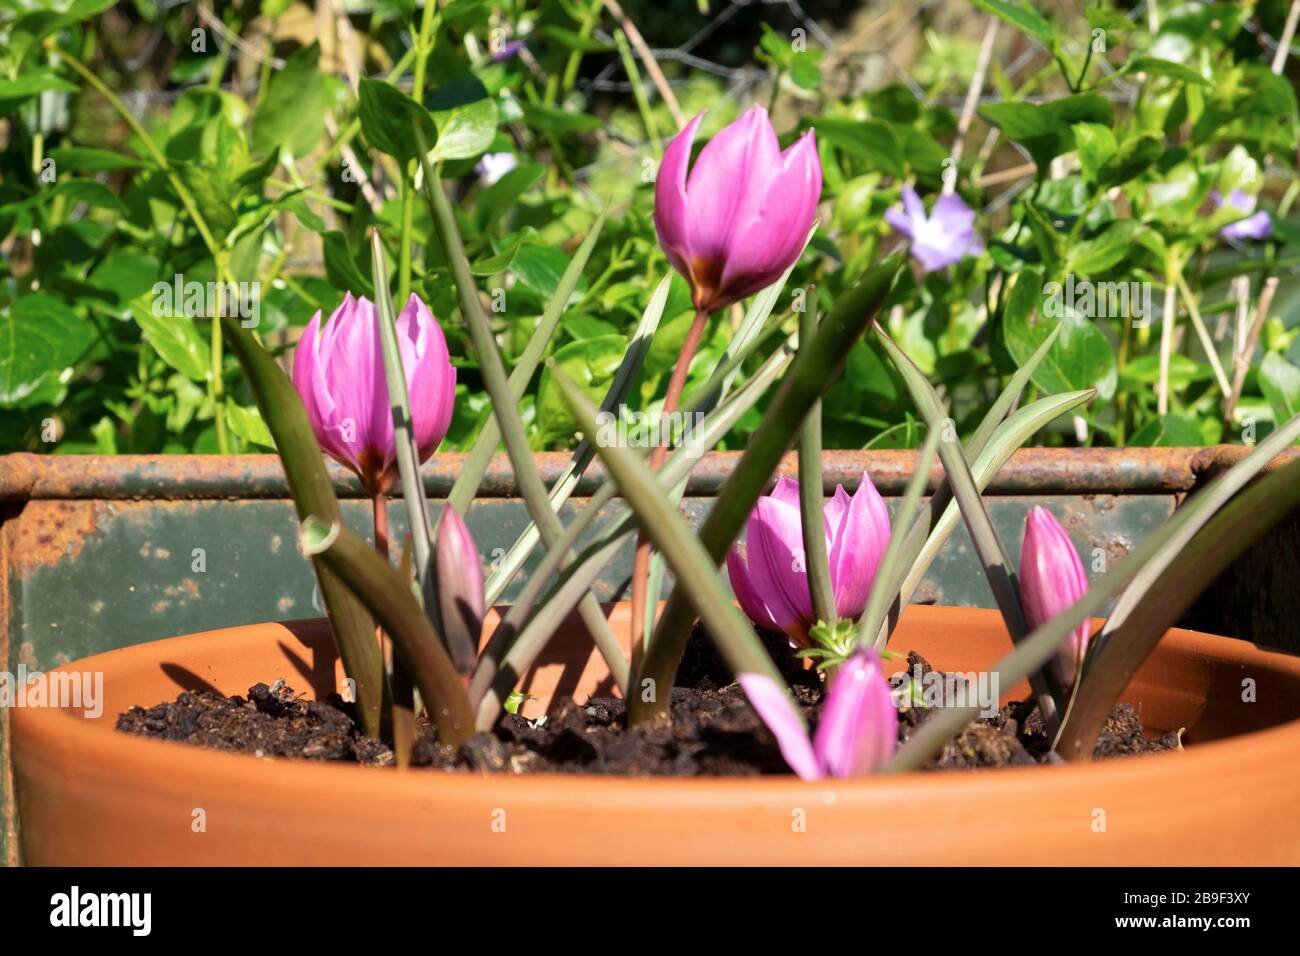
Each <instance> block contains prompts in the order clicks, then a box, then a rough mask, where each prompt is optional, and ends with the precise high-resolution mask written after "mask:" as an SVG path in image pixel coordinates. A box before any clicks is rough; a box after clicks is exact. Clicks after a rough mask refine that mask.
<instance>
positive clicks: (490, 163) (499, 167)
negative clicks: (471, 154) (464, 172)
mask: <svg viewBox="0 0 1300 956" xmlns="http://www.w3.org/2000/svg"><path fill="white" fill-rule="evenodd" d="M518 165H519V160H518V159H516V158H515V154H514V153H484V154H483V158H482V159H480V160H479V161H478V163H477V164H476V165H475V166H474V171H475V172H476V173H478V178H479V179H481V180H482V181H483V184H484V185H485V186H491V185H492V184H493V183H495V182H496V181H497V180H499V179H500V178H501V177H502V176H504V175H505V174H506V173H508V172H510V171H511V170H512V169H514V168H515V167H516V166H518Z"/></svg>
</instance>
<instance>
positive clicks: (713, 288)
mask: <svg viewBox="0 0 1300 956" xmlns="http://www.w3.org/2000/svg"><path fill="white" fill-rule="evenodd" d="M703 118H704V114H703V113H701V114H700V115H698V116H696V117H695V119H693V120H691V121H690V123H688V124H687V125H686V128H685V129H683V130H682V131H681V132H680V133H678V134H677V136H676V137H674V138H673V141H672V142H671V143H669V144H668V148H667V149H665V150H664V159H663V163H662V165H661V166H660V168H659V176H658V179H657V181H656V182H655V228H656V229H657V230H658V231H659V244H660V245H661V246H662V247H663V250H664V252H665V253H666V254H667V256H668V261H669V262H671V263H672V264H673V268H674V269H676V270H677V271H678V272H680V273H681V274H682V275H683V276H684V277H685V278H686V280H687V281H688V282H689V283H690V284H691V297H692V301H693V302H694V304H695V308H696V309H698V310H702V311H705V312H712V311H715V310H717V309H721V308H725V307H726V306H728V305H730V304H731V303H733V302H739V301H740V300H741V299H744V298H747V297H748V296H751V295H753V294H754V293H755V292H758V291H759V290H761V289H764V288H766V287H767V286H769V285H771V284H772V283H773V282H775V281H776V280H777V279H779V278H780V277H781V274H782V273H783V272H785V270H786V269H788V268H790V266H791V265H793V264H794V261H795V260H796V259H797V258H798V257H799V252H800V251H801V250H802V249H803V246H804V241H805V240H806V239H807V238H808V230H809V229H810V228H811V227H812V222H813V218H814V216H815V215H816V212H817V199H818V197H819V196H820V195H821V190H822V168H821V161H820V160H819V159H818V156H817V143H816V141H815V140H814V138H813V133H812V131H811V130H809V131H808V132H807V133H805V134H804V135H802V136H800V137H799V139H798V140H797V141H796V142H795V143H794V144H792V145H791V146H790V147H789V148H787V149H786V150H785V152H781V148H780V146H778V145H777V141H776V131H775V130H773V129H772V123H771V121H770V120H769V119H768V118H767V111H766V110H764V109H763V108H762V107H760V106H754V107H751V108H750V109H749V110H747V111H746V112H745V114H744V115H743V116H741V117H740V119H738V120H736V121H735V122H734V123H732V124H731V125H730V126H728V127H726V129H724V130H722V132H720V133H718V135H717V136H715V137H713V139H711V140H710V141H709V142H708V144H707V145H706V146H705V147H704V148H703V149H702V150H700V155H699V158H698V159H696V161H695V166H694V168H693V169H691V170H690V177H689V179H688V177H687V168H688V167H689V166H690V161H691V144H692V143H693V142H694V141H695V133H696V130H698V129H699V126H700V121H701V120H702V119H703Z"/></svg>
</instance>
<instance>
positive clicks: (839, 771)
mask: <svg viewBox="0 0 1300 956" xmlns="http://www.w3.org/2000/svg"><path fill="white" fill-rule="evenodd" d="M736 679H737V681H738V682H739V683H740V686H741V688H743V689H744V691H745V696H747V697H748V698H749V702H750V704H751V705H752V706H753V708H754V710H756V711H757V712H758V715H759V717H761V718H762V720H763V723H765V724H767V727H768V729H769V730H771V731H772V734H773V736H775V737H776V741H777V746H779V747H780V748H781V756H782V757H784V758H785V762H786V763H787V764H789V765H790V769H791V770H793V771H794V772H795V773H796V774H798V776H799V777H800V778H802V779H804V780H820V779H822V778H823V777H828V776H829V777H840V778H844V777H861V776H865V775H866V774H869V773H874V772H875V771H876V770H879V769H880V768H881V767H882V766H884V764H885V761H887V760H888V759H889V758H890V756H892V755H893V753H894V749H895V747H896V746H897V745H898V711H897V710H896V709H895V708H894V700H893V695H892V693H891V690H890V686H889V681H888V680H887V679H886V678H885V673H884V670H883V669H882V668H881V666H880V655H878V654H877V653H876V652H875V651H874V650H872V649H870V648H862V649H860V650H858V651H857V652H856V653H855V654H854V655H853V656H852V657H851V658H849V659H848V660H847V661H845V662H844V664H843V665H841V667H840V669H839V671H838V672H837V673H836V675H835V677H834V679H833V680H832V681H831V686H830V690H829V691H828V692H827V694H826V700H825V703H824V704H823V705H822V716H821V721H820V722H819V723H818V724H817V732H816V734H815V735H814V737H813V739H812V740H811V741H809V739H808V735H807V733H805V731H804V728H803V723H802V721H800V720H799V715H798V714H797V713H796V712H795V709H794V705H793V704H791V703H790V696H789V694H787V693H786V691H785V690H784V689H783V688H781V687H780V686H778V685H777V684H776V683H774V682H773V681H772V679H771V678H770V677H767V676H765V675H763V674H753V673H748V674H739V675H737V678H736Z"/></svg>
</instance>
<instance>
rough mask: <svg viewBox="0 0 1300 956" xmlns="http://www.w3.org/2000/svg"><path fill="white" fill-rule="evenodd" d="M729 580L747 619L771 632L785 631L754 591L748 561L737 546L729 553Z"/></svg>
mask: <svg viewBox="0 0 1300 956" xmlns="http://www.w3.org/2000/svg"><path fill="white" fill-rule="evenodd" d="M727 578H728V579H729V580H730V581H731V590H732V593H733V594H735V595H736V603H737V604H739V605H740V609H741V610H742V611H744V612H745V616H746V617H748V618H749V619H750V620H751V621H753V622H754V624H756V625H758V626H759V627H764V628H767V629H768V630H770V631H780V630H782V629H783V628H782V627H781V625H780V624H778V623H777V621H776V619H775V618H773V617H772V612H771V611H769V610H768V609H767V605H766V604H764V603H763V599H762V598H760V597H759V596H758V593H757V592H756V591H755V590H754V585H753V584H751V583H750V580H749V568H748V567H747V566H746V560H745V558H744V557H742V556H741V554H740V549H739V547H737V546H735V545H733V546H732V547H731V548H730V549H729V550H728V551H727Z"/></svg>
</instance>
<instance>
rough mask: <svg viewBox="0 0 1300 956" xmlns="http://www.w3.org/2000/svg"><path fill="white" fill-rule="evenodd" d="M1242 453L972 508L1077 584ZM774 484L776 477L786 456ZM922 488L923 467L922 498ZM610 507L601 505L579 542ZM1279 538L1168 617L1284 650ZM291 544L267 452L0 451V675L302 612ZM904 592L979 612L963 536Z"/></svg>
mask: <svg viewBox="0 0 1300 956" xmlns="http://www.w3.org/2000/svg"><path fill="white" fill-rule="evenodd" d="M1245 451H1246V449H1242V448H1237V447H1230V446H1221V447H1218V448H1194V449H1166V448H1157V449H1026V450H1022V451H1020V452H1017V453H1016V454H1015V456H1013V457H1012V459H1011V461H1010V462H1008V463H1007V465H1006V466H1005V467H1004V468H1003V470H1002V472H1001V473H1000V474H999V475H998V476H997V477H996V478H995V479H994V481H993V482H992V484H991V485H990V486H989V488H988V490H987V498H988V503H989V512H990V515H991V517H992V519H993V521H994V524H995V525H996V526H997V528H998V530H999V531H1000V532H1001V533H1002V534H1003V535H1004V538H1005V540H1006V541H1007V544H1008V547H1009V548H1011V550H1012V557H1013V559H1015V558H1017V557H1018V550H1019V545H1020V537H1021V529H1022V527H1023V522H1024V516H1025V513H1026V511H1027V510H1028V509H1029V507H1031V506H1032V505H1035V504H1040V505H1044V506H1045V507H1048V508H1049V509H1051V510H1052V511H1053V512H1054V513H1055V514H1056V515H1057V517H1058V518H1060V519H1061V521H1062V523H1063V524H1064V526H1065V528H1066V529H1067V531H1068V532H1069V534H1070V536H1071V538H1072V539H1073V540H1074V542H1075V544H1076V545H1077V546H1078V547H1079V550H1080V553H1081V554H1082V555H1083V557H1084V561H1085V564H1086V565H1087V566H1088V567H1089V573H1090V574H1093V575H1096V574H1098V573H1100V572H1101V571H1103V570H1104V568H1105V566H1107V565H1108V564H1109V563H1110V562H1113V561H1114V560H1115V559H1116V558H1117V557H1119V556H1121V555H1122V554H1124V553H1125V552H1126V551H1128V550H1129V549H1130V548H1131V547H1132V546H1133V545H1134V544H1135V543H1136V542H1138V541H1140V540H1141V539H1142V537H1143V536H1144V535H1146V534H1147V533H1148V532H1149V531H1150V530H1151V529H1152V528H1153V527H1155V526H1156V525H1158V524H1159V523H1161V522H1162V521H1164V520H1165V519H1166V518H1167V517H1168V516H1169V515H1170V514H1171V513H1172V512H1173V510H1174V509H1175V508H1176V507H1177V506H1178V504H1179V502H1180V501H1181V500H1182V499H1183V498H1184V497H1185V496H1186V495H1188V494H1190V493H1192V492H1194V491H1195V490H1196V489H1197V488H1198V487H1199V486H1201V485H1202V484H1204V482H1205V481H1207V480H1208V479H1209V478H1210V477H1212V476H1213V475H1215V474H1216V473H1218V472H1220V471H1221V470H1222V469H1224V468H1225V467H1227V466H1228V465H1230V464H1231V463H1232V462H1234V461H1236V460H1238V459H1239V458H1240V457H1241V456H1242V455H1243V454H1244V453H1245ZM1295 454H1296V452H1290V453H1289V454H1288V456H1284V457H1285V460H1289V459H1290V457H1291V456H1294V455H1295ZM736 459H737V454H736V453H730V452H720V453H711V454H709V455H706V456H705V457H704V459H703V460H702V461H701V462H700V464H699V465H698V466H697V468H696V470H695V473H694V474H693V475H692V477H691V480H690V483H689V485H688V487H687V492H686V498H685V499H684V501H683V510H684V511H685V513H686V515H687V516H688V517H689V519H690V520H691V521H692V523H698V521H699V520H700V518H701V516H702V515H703V514H705V513H706V512H707V510H708V508H709V506H710V503H711V500H712V498H713V496H714V495H716V493H717V491H718V489H719V488H720V487H721V485H722V482H723V481H724V480H725V478H726V476H727V475H728V474H729V473H730V470H731V468H732V467H733V465H734V463H735V461H736ZM462 460H463V459H462V456H459V455H443V456H439V457H437V458H436V459H435V460H433V461H431V462H429V464H428V465H426V467H425V470H424V481H425V488H426V490H427V492H428V495H429V498H430V500H431V507H433V508H435V509H436V508H438V507H440V506H441V501H442V499H444V498H445V497H446V495H447V493H448V492H449V491H450V490H451V486H452V484H453V482H454V481H455V478H456V476H457V475H458V474H459V472H460V469H461V465H462ZM915 460H916V455H915V453H914V452H909V451H872V452H857V451H837V452H827V453H826V455H825V467H824V475H825V490H826V492H827V493H828V494H829V493H832V492H833V491H834V489H835V485H836V484H837V483H843V484H844V485H845V486H846V488H848V489H849V490H852V489H853V488H854V487H856V485H857V482H858V481H859V480H860V479H861V476H862V474H863V472H864V471H866V472H869V473H870V475H871V477H872V479H873V480H874V481H875V482H876V485H877V487H878V488H879V489H880V491H881V493H882V494H883V495H885V496H886V498H893V497H897V496H899V495H901V494H902V493H903V490H904V487H905V485H906V483H907V480H908V479H909V477H910V476H911V473H912V469H913V467H914V464H915ZM1280 460H1282V459H1280ZM538 462H539V466H540V468H541V470H542V474H543V478H544V479H546V480H547V481H548V482H549V481H551V480H553V479H554V478H555V477H557V476H558V475H559V473H560V471H561V470H562V469H563V468H564V466H565V465H566V464H567V462H568V455H567V454H562V453H556V454H542V455H539V456H538ZM1275 464H1276V463H1275ZM331 468H333V471H332V474H333V476H334V479H335V486H336V489H337V491H338V493H339V495H340V498H341V499H342V502H341V503H342V506H343V514H344V519H345V520H346V521H347V522H348V523H349V524H350V525H351V526H352V527H353V528H354V529H356V530H358V531H365V529H367V528H368V526H369V507H370V506H369V502H368V500H366V499H365V498H364V497H363V495H362V492H361V488H360V486H359V484H357V482H356V481H355V480H354V479H353V478H352V476H351V475H349V474H348V473H346V472H344V471H343V470H341V469H338V468H334V466H333V465H331ZM783 470H784V471H786V473H788V474H791V475H793V474H794V473H795V463H794V459H793V458H792V457H791V458H789V459H788V460H787V461H786V462H785V463H784V465H783ZM603 477H604V475H603V472H602V471H601V469H600V467H599V465H593V466H592V468H591V469H590V471H589V473H588V475H587V476H586V478H584V480H583V482H582V484H581V485H580V486H579V488H578V490H577V494H576V495H575V497H574V498H573V499H572V500H571V503H570V504H569V506H568V508H569V510H570V512H572V510H574V509H577V508H581V507H583V506H584V505H585V504H586V497H585V496H587V495H590V494H591V493H592V491H593V490H594V488H595V487H596V485H597V483H598V482H599V481H601V480H603ZM939 477H940V471H939V469H938V468H937V467H936V468H935V470H934V473H933V475H932V479H931V481H932V487H933V485H934V484H935V483H937V481H938V480H939ZM619 508H620V505H619V504H618V503H617V502H615V503H614V504H613V505H611V506H610V507H609V508H608V509H607V514H605V515H602V516H601V518H600V519H598V520H597V521H596V522H595V528H593V529H592V531H591V532H590V533H595V531H597V530H599V528H600V527H601V526H602V525H603V523H604V522H605V521H607V520H609V518H610V517H611V516H612V515H613V514H614V513H615V512H616V511H617V510H619ZM391 520H392V525H393V534H394V540H401V536H402V535H404V533H405V515H404V509H403V506H402V505H401V502H396V503H394V504H393V505H392V513H391ZM467 521H468V524H469V527H470V529H471V531H472V532H473V534H474V537H475V539H476V541H477V542H478V544H479V547H480V549H481V552H482V557H483V560H484V562H485V564H486V563H490V562H491V561H492V560H494V558H499V557H500V556H501V555H502V554H504V551H505V549H506V548H508V547H509V546H510V545H511V544H512V543H513V541H514V540H515V538H516V536H517V535H518V534H519V533H520V532H521V531H522V530H523V529H524V527H525V526H526V525H527V522H528V517H527V512H526V509H525V508H524V505H523V503H522V501H521V500H520V499H519V497H518V491H517V488H516V485H515V482H514V479H513V475H512V472H511V469H510V465H509V462H508V461H507V460H506V458H505V456H504V455H499V456H497V457H496V458H495V459H494V460H493V461H492V464H491V466H490V468H489V469H488V472H487V475H486V476H485V479H484V482H483V485H482V487H481V489H480V494H479V497H478V499H476V501H475V503H474V505H473V507H472V508H471V509H470V512H469V515H468V518H467ZM1296 530H1297V528H1296V527H1295V525H1294V523H1292V524H1290V525H1289V526H1288V527H1287V528H1286V529H1280V530H1279V531H1277V532H1275V533H1274V534H1273V535H1271V536H1270V538H1269V539H1268V540H1266V541H1265V542H1263V543H1262V544H1261V545H1260V546H1259V547H1257V548H1256V549H1255V550H1254V551H1253V552H1251V553H1249V554H1247V555H1246V556H1244V557H1243V558H1242V560H1241V561H1239V562H1238V563H1237V565H1236V566H1235V567H1234V568H1233V569H1232V570H1231V571H1230V572H1229V573H1227V574H1225V575H1224V576H1223V577H1222V578H1221V579H1220V580H1219V581H1218V582H1217V583H1216V584H1215V585H1214V587H1212V588H1211V589H1210V591H1209V592H1208V593H1207V595H1206V596H1205V597H1204V598H1203V599H1202V600H1201V602H1200V603H1199V604H1198V605H1197V606H1196V607H1195V608H1194V609H1193V610H1192V612H1190V613H1189V615H1188V617H1187V619H1186V620H1185V621H1184V622H1183V623H1184V624H1185V625H1186V626H1189V627H1195V628H1197V629H1201V630H1205V631H1210V632H1213V633H1219V634H1227V635H1231V636H1237V637H1242V638H1247V639H1250V640H1252V641H1255V642H1257V643H1260V644H1265V645H1270V646H1274V647H1280V648H1284V649H1287V650H1291V651H1300V624H1297V623H1296V622H1297V621H1300V614H1297V611H1300V608H1297V604H1300V597H1298V595H1300V587H1298V586H1297V585H1300V536H1297V534H1296ZM296 542H297V533H296V521H295V518H294V513H293V507H292V503H291V501H290V500H289V497H288V489H287V486H286V484H285V481H284V477H283V473H282V472H281V470H280V466H279V463H278V461H277V459H276V458H275V457H274V456H271V455H247V456H230V457H218V456H160V457H135V456H120V457H107V456H104V457H100V456H84V457H83V456H66V457H60V456H37V455H29V454H15V455H8V456H3V457H0V670H7V671H9V672H11V673H12V672H14V671H15V670H16V669H17V667H18V665H19V664H20V663H21V664H24V665H25V666H26V668H27V670H28V671H29V672H30V671H31V670H36V669H41V668H47V667H52V666H56V665H58V664H62V663H66V662H68V661H70V660H74V659H77V658H80V657H85V656H88V655H91V654H96V653H99V652H101V651H106V650H110V649H113V648H117V647H123V646H126V645H130V644H136V643H140V642H142V641H149V640H154V639H157V638H163V637H171V636H174V635H178V634H185V633H189V632H194V631H203V630H210V629H214V628H220V627H228V626H233V625H238V624H249V623H254V622H258V621H287V620H294V619H300V618H308V617H314V616H318V615H319V614H320V613H321V610H320V601H319V596H318V595H317V594H316V592H315V588H314V582H313V579H312V575H311V569H310V566H309V564H308V563H307V562H306V561H305V560H304V559H303V558H302V556H301V555H300V554H299V553H298V549H297V543H296ZM630 570H631V549H630V547H629V548H628V549H627V550H626V551H625V553H623V554H621V555H620V556H619V559H618V560H617V561H615V562H614V564H612V565H611V566H610V568H609V569H608V570H607V572H606V573H605V575H604V576H603V577H602V578H601V580H600V581H599V582H598V584H597V592H598V594H599V596H600V598H601V599H602V600H607V601H608V600H616V599H617V598H619V597H620V596H621V594H622V591H623V588H624V585H625V583H626V581H627V578H628V575H629V573H630ZM527 573H528V569H525V572H524V575H521V576H520V578H518V579H517V580H516V581H515V583H514V588H515V589H517V588H518V587H519V586H520V584H521V583H522V580H523V579H524V576H525V575H526V574H527ZM513 593H514V591H510V592H507V594H506V598H507V599H509V598H510V597H511V596H512V595H513ZM919 598H920V599H921V600H923V601H925V602H929V603H936V604H952V605H968V606H979V607H991V606H993V600H992V595H991V593H990V592H989V590H988V586H987V584H986V582H985V580H984V577H983V575H982V573H981V571H980V569H979V566H978V564H977V562H976V560H975V557H974V554H973V552H972V549H971V544H970V540H969V538H968V537H967V535H966V532H965V529H964V528H958V530H957V531H956V533H955V534H954V535H953V537H952V538H951V539H950V540H949V542H948V543H947V545H946V547H945V548H944V549H943V551H942V552H941V554H940V555H939V557H938V559H937V560H936V561H935V563H934V565H933V566H932V567H931V569H930V573H929V575H928V576H927V578H926V580H925V582H924V585H923V586H922V589H921V592H920V595H919ZM147 703H153V702H152V701H149V702H147ZM7 735H8V721H7V718H6V714H5V713H4V711H3V710H0V859H3V860H8V861H9V862H12V861H13V859H14V856H15V854H16V846H15V840H14V832H15V830H14V828H15V821H14V819H13V812H12V807H11V803H10V799H9V795H10V793H11V786H12V775H11V770H10V767H9V764H8V756H7V755H8V747H7Z"/></svg>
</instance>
